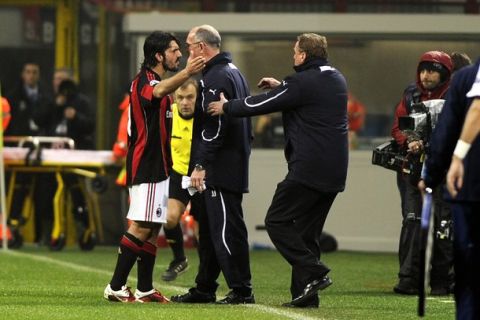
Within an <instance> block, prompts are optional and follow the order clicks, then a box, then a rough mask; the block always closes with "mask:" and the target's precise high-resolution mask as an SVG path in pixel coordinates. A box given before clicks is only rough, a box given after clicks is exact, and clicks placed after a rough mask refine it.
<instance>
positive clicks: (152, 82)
mask: <svg viewBox="0 0 480 320" xmlns="http://www.w3.org/2000/svg"><path fill="white" fill-rule="evenodd" d="M159 83H160V81H158V80H150V82H149V85H150V87H155V86H156V85H157V84H159Z"/></svg>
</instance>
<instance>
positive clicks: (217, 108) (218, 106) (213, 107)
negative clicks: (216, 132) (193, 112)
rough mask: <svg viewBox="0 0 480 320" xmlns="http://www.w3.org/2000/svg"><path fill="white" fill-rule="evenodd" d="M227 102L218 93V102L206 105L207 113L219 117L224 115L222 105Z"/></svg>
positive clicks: (223, 96) (221, 94) (222, 95)
mask: <svg viewBox="0 0 480 320" xmlns="http://www.w3.org/2000/svg"><path fill="white" fill-rule="evenodd" d="M227 101H228V100H227V99H226V98H225V95H224V94H223V92H220V100H219V101H213V102H210V103H209V104H208V109H207V112H208V113H209V114H210V115H212V116H219V115H222V114H224V112H223V104H224V103H225V102H227Z"/></svg>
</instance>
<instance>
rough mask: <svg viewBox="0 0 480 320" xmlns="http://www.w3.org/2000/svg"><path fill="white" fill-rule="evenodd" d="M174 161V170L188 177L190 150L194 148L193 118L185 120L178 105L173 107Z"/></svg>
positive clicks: (172, 145) (172, 142)
mask: <svg viewBox="0 0 480 320" xmlns="http://www.w3.org/2000/svg"><path fill="white" fill-rule="evenodd" d="M172 110H173V123H172V140H171V150H172V161H173V170H175V171H176V172H178V173H179V174H181V175H184V176H186V175H187V173H188V165H189V163H190V149H191V146H192V130H193V118H192V119H189V120H185V119H183V118H182V117H180V115H179V113H178V108H177V104H176V103H174V104H173V105H172Z"/></svg>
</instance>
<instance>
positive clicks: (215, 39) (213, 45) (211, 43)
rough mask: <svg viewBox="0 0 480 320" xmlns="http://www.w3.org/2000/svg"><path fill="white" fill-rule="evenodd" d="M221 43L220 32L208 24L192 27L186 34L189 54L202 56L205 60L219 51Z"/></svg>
mask: <svg viewBox="0 0 480 320" xmlns="http://www.w3.org/2000/svg"><path fill="white" fill-rule="evenodd" d="M221 43H222V38H221V37H220V33H218V31H217V29H215V28H214V27H212V26H211V25H208V24H204V25H201V26H196V27H193V28H192V29H191V30H190V32H189V33H188V36H187V44H188V45H189V47H188V50H189V51H190V54H191V55H193V57H197V56H203V57H204V58H205V59H206V60H207V61H208V60H210V59H211V58H212V57H214V56H215V55H217V54H218V53H219V52H220V46H221Z"/></svg>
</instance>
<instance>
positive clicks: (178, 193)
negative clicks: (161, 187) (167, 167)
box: [168, 170, 190, 206]
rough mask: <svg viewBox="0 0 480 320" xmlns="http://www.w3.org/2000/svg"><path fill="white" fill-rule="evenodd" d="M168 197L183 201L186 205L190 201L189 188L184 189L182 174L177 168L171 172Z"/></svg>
mask: <svg viewBox="0 0 480 320" xmlns="http://www.w3.org/2000/svg"><path fill="white" fill-rule="evenodd" d="M168 197H169V198H170V199H176V200H178V201H180V202H182V203H183V204H184V205H185V206H186V205H187V204H188V202H189V201H190V194H189V193H188V190H187V189H182V175H181V174H180V173H178V172H176V171H175V170H172V171H171V173H170V184H169V186H168Z"/></svg>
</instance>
